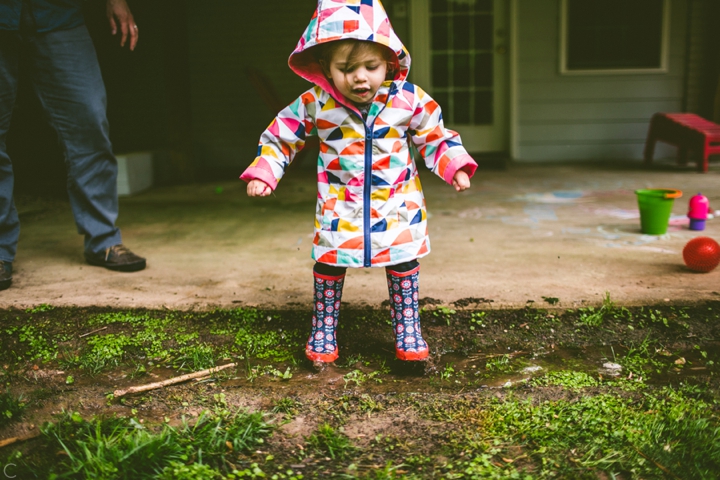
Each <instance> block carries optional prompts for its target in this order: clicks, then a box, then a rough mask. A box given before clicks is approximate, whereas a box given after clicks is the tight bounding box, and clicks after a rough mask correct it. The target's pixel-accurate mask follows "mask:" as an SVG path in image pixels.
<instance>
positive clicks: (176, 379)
mask: <svg viewBox="0 0 720 480" xmlns="http://www.w3.org/2000/svg"><path fill="white" fill-rule="evenodd" d="M234 366H235V364H234V363H228V364H227V365H222V366H220V367H213V368H208V369H207V370H201V371H199V372H195V373H188V374H186V375H181V376H179V377H173V378H168V379H167V380H163V381H162V382H155V383H148V384H147V385H138V386H136V387H130V388H126V389H124V390H115V391H114V392H113V395H114V396H115V398H117V397H122V396H124V395H128V394H130V393H140V392H147V391H148V390H155V389H156V388H162V387H166V386H168V385H175V384H176V383H182V382H187V381H188V380H192V379H193V378H201V377H205V376H207V375H212V374H213V373H216V372H219V371H220V370H225V369H226V368H231V367H234Z"/></svg>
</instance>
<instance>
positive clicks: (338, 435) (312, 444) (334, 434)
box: [306, 423, 357, 460]
mask: <svg viewBox="0 0 720 480" xmlns="http://www.w3.org/2000/svg"><path fill="white" fill-rule="evenodd" d="M306 443H307V445H308V448H307V450H309V451H311V452H313V453H315V454H317V455H321V456H327V457H329V458H331V459H333V460H344V459H348V458H350V457H351V456H352V455H353V453H354V452H355V451H356V450H357V449H356V448H355V447H354V446H353V444H352V442H351V441H350V439H349V438H348V437H347V436H346V435H345V434H344V433H342V432H341V431H339V430H336V429H335V428H333V427H332V426H331V425H330V424H328V423H323V424H322V425H320V426H319V427H318V429H317V430H316V431H315V433H313V434H312V435H310V436H309V437H308V438H307V441H306Z"/></svg>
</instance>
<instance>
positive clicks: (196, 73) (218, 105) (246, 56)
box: [186, 0, 409, 177]
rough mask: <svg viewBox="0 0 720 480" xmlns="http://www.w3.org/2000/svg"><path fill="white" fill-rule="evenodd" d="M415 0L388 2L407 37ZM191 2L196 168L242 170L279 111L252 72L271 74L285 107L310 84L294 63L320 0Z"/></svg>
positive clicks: (209, 172) (209, 171)
mask: <svg viewBox="0 0 720 480" xmlns="http://www.w3.org/2000/svg"><path fill="white" fill-rule="evenodd" d="M408 1H409V0H385V1H384V2H383V3H384V5H385V7H386V9H387V10H388V14H389V15H390V16H391V18H392V17H393V15H394V14H395V13H399V15H400V17H399V18H398V19H397V22H396V21H395V20H393V24H394V26H395V27H396V29H397V31H398V34H399V35H401V36H403V35H406V32H407V29H408V25H407V17H406V16H403V15H402V13H403V12H404V11H406V10H405V9H403V7H406V4H407V2H408ZM186 5H187V18H188V45H189V64H190V66H189V72H190V83H191V103H192V131H193V134H192V135H193V153H194V162H195V164H196V166H197V168H196V171H197V172H198V174H199V175H200V176H201V177H202V176H203V175H205V176H213V177H217V176H218V175H217V174H218V173H221V174H230V173H233V174H234V173H237V174H238V175H239V174H240V173H241V172H242V170H243V169H244V168H245V167H246V166H247V165H248V164H249V163H250V162H251V161H252V160H253V158H254V157H255V153H256V151H257V143H258V139H259V137H260V134H261V133H262V132H263V130H264V129H265V128H266V127H267V126H268V124H269V123H270V122H271V121H272V119H273V118H274V116H275V114H276V113H277V112H276V111H273V110H272V109H271V108H270V107H269V106H268V105H266V104H265V103H264V102H263V100H262V99H261V97H260V96H259V94H258V92H257V91H256V90H255V89H254V88H253V86H252V85H251V83H250V81H249V80H248V76H247V71H246V70H247V68H248V67H252V68H254V69H257V70H259V71H260V72H262V73H263V74H264V75H266V76H267V77H268V78H269V80H270V82H271V84H272V86H273V88H274V90H275V91H276V93H277V96H278V97H279V98H280V99H281V100H282V101H283V102H284V103H285V104H289V103H290V102H292V101H293V100H295V98H297V97H298V96H299V95H300V94H301V93H302V92H304V91H305V90H307V89H308V88H310V86H311V85H310V84H309V83H308V82H306V81H305V80H303V79H301V78H299V77H298V76H297V75H295V74H294V73H293V72H292V71H291V70H290V68H289V67H288V66H287V60H288V56H289V55H290V53H291V52H292V51H293V49H294V48H295V45H296V44H297V42H298V40H299V38H300V36H301V35H302V33H303V32H304V31H305V27H306V26H307V24H308V22H309V21H310V18H311V16H312V14H313V12H314V11H315V7H316V6H317V0H292V1H290V0H266V1H263V2H251V4H249V3H248V2H247V1H245V0H243V1H239V0H232V1H231V0H204V1H202V2H193V1H190V0H187V1H186ZM398 5H399V7H398ZM396 7H397V8H396ZM305 161H307V160H305ZM218 171H220V172H218Z"/></svg>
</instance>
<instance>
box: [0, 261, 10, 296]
mask: <svg viewBox="0 0 720 480" xmlns="http://www.w3.org/2000/svg"><path fill="white" fill-rule="evenodd" d="M11 283H12V262H6V261H3V260H0V290H5V289H6V288H9V287H10V284H11Z"/></svg>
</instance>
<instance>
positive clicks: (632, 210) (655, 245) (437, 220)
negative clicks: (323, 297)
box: [0, 161, 720, 309]
mask: <svg viewBox="0 0 720 480" xmlns="http://www.w3.org/2000/svg"><path fill="white" fill-rule="evenodd" d="M309 163H311V162H309ZM240 170H241V168H238V173H239V172H240ZM421 177H422V180H423V184H424V188H425V191H426V197H427V201H428V208H429V212H430V216H431V218H430V238H431V241H432V250H433V251H432V253H431V254H430V255H429V256H428V257H426V258H424V259H423V260H422V262H421V263H422V275H421V297H430V298H433V299H436V300H439V301H440V302H442V303H443V304H447V305H452V304H453V302H455V301H457V300H460V299H473V300H470V301H469V302H461V303H462V304H469V306H470V307H473V306H475V305H476V304H478V305H480V306H482V307H483V308H488V307H490V308H509V307H522V306H525V305H526V304H527V303H528V301H534V302H535V305H547V304H546V303H545V302H544V300H543V297H556V298H558V299H559V301H560V302H559V304H558V306H560V307H567V308H571V307H576V306H581V305H593V304H599V303H600V302H601V301H602V298H603V297H604V296H605V293H606V292H609V294H610V296H611V298H612V300H613V301H615V302H617V303H619V304H622V305H642V304H657V303H663V302H671V303H688V302H696V301H706V300H716V301H717V300H720V269H716V270H715V271H713V272H711V273H708V274H697V273H693V272H690V271H689V270H688V269H687V268H686V267H685V266H684V264H683V260H682V249H683V246H684V245H685V243H686V242H687V241H688V240H690V239H691V238H694V237H696V236H710V237H713V238H715V239H716V240H720V219H714V220H709V221H708V222H707V228H706V230H705V231H703V232H694V231H690V230H688V226H687V218H686V217H685V215H686V213H687V206H688V200H689V198H690V197H691V196H692V195H694V194H696V193H698V192H702V193H703V194H705V195H706V196H707V197H708V198H709V200H710V204H711V207H712V208H713V209H720V169H719V168H718V165H717V163H715V164H714V165H713V164H711V167H710V172H709V173H707V174H699V173H696V171H695V170H694V169H692V168H690V167H688V168H678V167H675V166H674V165H672V164H671V163H668V162H667V161H666V162H665V163H660V164H659V165H658V164H656V165H655V166H654V167H653V168H652V169H645V168H643V167H642V165H641V164H640V163H639V162H633V161H628V162H622V163H617V162H615V163H607V162H598V163H580V164H578V163H576V164H557V165H542V166H539V165H532V164H512V165H511V166H510V167H509V168H507V169H505V170H491V169H484V170H483V169H481V170H478V172H477V174H476V176H475V178H474V180H473V187H472V188H471V190H469V191H468V192H465V193H463V194H457V193H455V191H454V190H453V189H452V188H451V187H449V186H447V185H445V184H444V183H443V182H442V181H440V180H439V179H437V178H435V177H434V176H433V175H432V174H430V173H429V172H428V171H421ZM314 182H315V178H314V171H313V169H312V167H310V168H308V167H307V166H304V165H293V166H292V167H291V169H290V171H289V172H288V175H287V176H286V177H285V179H284V180H283V181H282V182H281V184H280V187H279V188H278V190H277V192H276V196H271V197H269V198H264V199H251V198H248V197H247V196H246V195H245V184H244V183H243V182H241V181H239V180H235V179H233V178H228V179H227V181H224V182H222V183H212V184H209V183H208V184H199V185H191V186H178V187H163V188H153V189H151V190H148V191H146V192H143V193H141V194H137V195H135V196H132V197H125V198H122V199H121V209H120V219H119V225H120V227H121V228H122V231H123V238H124V242H125V244H126V245H128V246H129V247H130V248H131V249H132V250H134V251H135V252H137V253H139V254H141V255H143V256H146V257H147V259H148V268H147V269H146V270H144V271H142V272H137V273H131V274H128V273H116V272H111V271H107V270H104V269H102V268H97V267H91V266H88V265H86V264H84V261H83V255H82V238H81V237H80V236H79V235H77V233H76V231H75V225H74V222H73V219H72V215H71V213H70V208H69V205H68V203H67V202H65V201H58V200H47V199H42V198H34V197H33V198H19V199H18V209H19V211H20V217H21V222H22V233H21V238H20V245H19V251H18V256H17V259H16V262H15V264H14V266H15V274H14V283H13V286H12V287H11V288H10V289H8V290H6V291H3V292H1V293H0V307H2V308H10V307H16V308H25V307H30V306H33V305H39V304H43V303H47V304H50V305H54V306H71V305H75V306H112V307H119V308H129V307H132V308H135V307H146V308H169V309H206V308H213V307H224V308H228V307H238V306H271V307H285V306H303V307H308V305H309V302H310V299H311V294H312V292H311V289H312V283H311V273H310V272H311V267H312V265H313V261H312V260H311V258H310V242H311V239H312V224H313V214H314V204H315V184H314ZM638 188H676V189H680V190H682V191H683V193H684V195H683V197H682V198H681V199H679V200H676V201H675V207H674V210H673V214H674V216H675V217H674V218H672V219H671V226H670V228H669V231H668V233H667V234H666V235H663V236H649V235H643V234H641V232H640V227H639V225H640V223H639V218H638V217H639V214H638V209H637V201H636V196H635V194H634V190H635V189H638ZM346 285H347V286H346V290H345V294H344V299H345V301H346V302H349V303H352V304H355V305H363V304H365V305H370V306H379V305H380V303H381V302H382V301H383V300H385V298H386V296H387V291H386V287H385V281H384V273H383V270H382V269H366V270H351V271H350V272H349V274H348V281H347V284H346ZM485 301H492V303H484V302H485Z"/></svg>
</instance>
